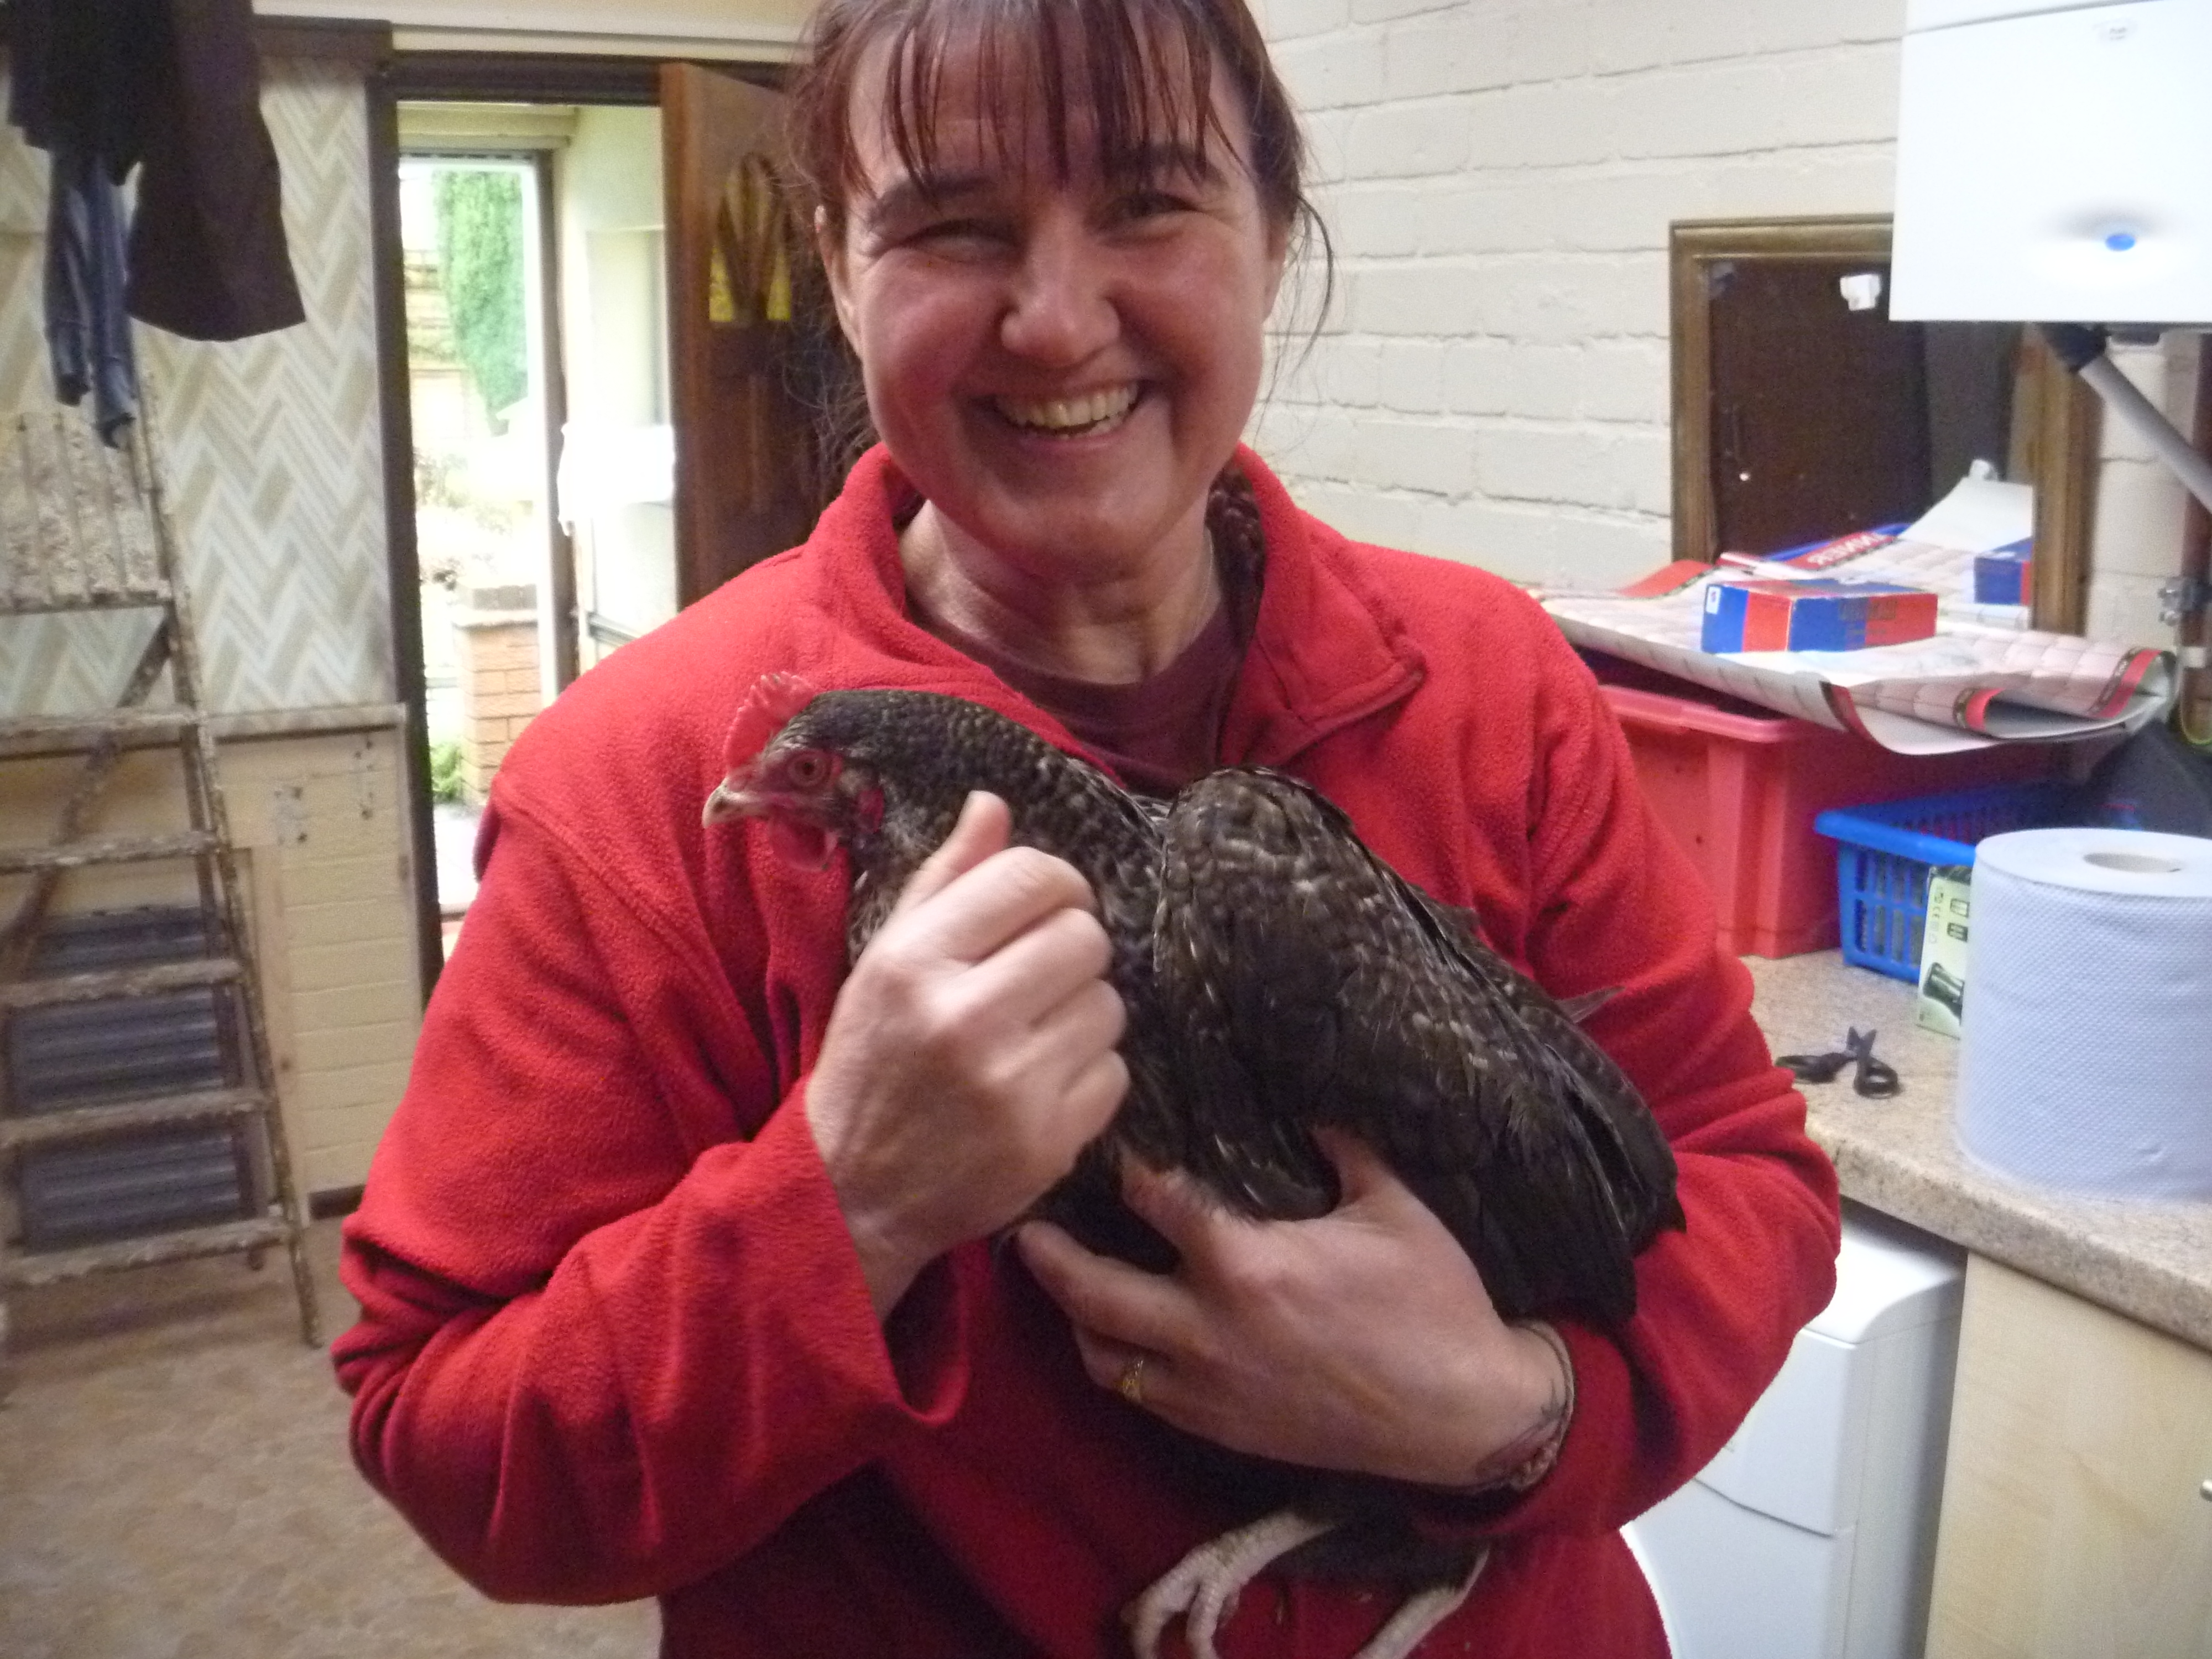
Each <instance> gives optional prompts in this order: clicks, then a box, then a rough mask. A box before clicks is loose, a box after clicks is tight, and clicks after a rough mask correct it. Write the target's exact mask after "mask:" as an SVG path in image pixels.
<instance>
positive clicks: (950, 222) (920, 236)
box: [910, 219, 1007, 248]
mask: <svg viewBox="0 0 2212 1659" xmlns="http://www.w3.org/2000/svg"><path fill="white" fill-rule="evenodd" d="M1006 236H1007V233H1006V228H1005V227H1003V226H1001V225H997V224H994V223H993V222H991V221H989V220H987V219H939V220H936V221H934V222H932V223H929V224H927V225H924V226H923V227H922V228H921V229H920V230H918V231H916V232H915V233H914V235H913V236H912V238H911V239H910V240H914V241H916V242H919V243H921V244H923V245H924V246H930V247H939V248H944V247H951V248H958V247H983V246H994V245H996V244H998V243H1000V242H1003V241H1005V240H1006Z"/></svg>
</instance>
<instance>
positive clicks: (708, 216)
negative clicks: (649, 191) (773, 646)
mask: <svg viewBox="0 0 2212 1659" xmlns="http://www.w3.org/2000/svg"><path fill="white" fill-rule="evenodd" d="M785 101H786V100H784V98H783V97H782V95H781V94H778V93H774V92H769V91H767V90H765V89H764V88H760V87H756V86H750V85H748V84H747V83H745V82H742V81H738V80H733V79H732V78H731V77H730V76H726V75H717V74H714V72H712V71H711V70H702V69H699V68H696V67H695V66H693V65H691V64H664V65H662V67H661V71H660V108H661V131H662V143H663V146H664V150H665V162H666V168H667V180H668V183H667V189H668V293H669V325H668V342H669V356H670V358H671V366H672V368H673V376H672V380H671V384H672V386H673V388H674V393H675V398H674V408H673V410H672V416H673V420H674V423H675V428H676V602H677V603H678V605H690V603H691V602H692V601H693V600H695V599H699V598H700V597H701V596H702V595H703V594H706V593H708V592H712V591H713V590H714V588H716V587H718V586H720V585H721V584H722V583H723V582H725V581H726V580H729V578H730V577H732V576H733V575H735V574H737V573H738V571H740V570H743V569H744V568H745V567H746V566H748V565H750V564H752V563H754V562H757V561H758V560H760V559H764V558H766V557H768V556H769V555H770V554H772V553H780V552H781V551H782V550H784V549H786V548H787V547H792V546H795V545H796V544H799V542H800V541H803V540H804V539H805V537H806V533H807V532H808V531H810V530H811V529H812V528H813V526H814V520H815V519H816V518H817V516H818V515H819V514H820V513H821V510H822V507H823V504H824V502H825V501H827V499H828V496H829V491H830V488H831V482H830V481H829V480H828V479H826V478H825V477H824V476H823V472H824V469H823V465H822V463H821V460H820V457H819V444H818V441H817V436H816V430H815V428H816V422H815V417H814V413H813V411H812V410H811V408H810V407H809V406H808V403H807V400H806V398H805V397H804V396H803V395H802V394H801V392H800V391H799V387H800V386H801V384H802V377H803V376H804V374H805V373H806V354H807V352H808V351H809V349H810V344H811V343H817V344H818V342H819V340H820V339H821V337H822V331H823V329H824V328H826V327H827V326H829V325H828V322H827V319H826V318H825V316H824V315H823V307H824V306H825V305H826V299H825V297H824V296H825V295H826V289H825V288H824V285H823V282H822V280H821V277H820V267H819V263H818V261H817V258H816V256H815V252H814V246H813V239H812V237H811V235H809V234H808V233H807V228H806V226H805V224H804V223H802V222H801V221H800V219H799V213H798V210H797V209H796V207H795V206H794V205H793V203H792V202H791V200H790V198H789V197H788V196H787V194H786V192H785V191H784V190H783V188H782V186H781V183H780V182H779V180H778V178H777V174H776V167H775V160H776V155H777V151H778V146H779V144H780V143H781V131H782V121H783V110H784V106H785Z"/></svg>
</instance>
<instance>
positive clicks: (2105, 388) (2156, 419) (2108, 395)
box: [2076, 352, 2212, 510]
mask: <svg viewBox="0 0 2212 1659" xmlns="http://www.w3.org/2000/svg"><path fill="white" fill-rule="evenodd" d="M2076 373H2078V374H2080V375H2081V378H2082V379H2083V380H2087V382H2088V383H2089V384H2090V385H2091V386H2094V387H2095V388H2096V391H2097V395H2098V396H2099V397H2100V398H2103V399H2104V400H2105V401H2106V403H2107V404H2111V405H2112V407H2113V408H2114V409H2116V410H2118V411H2119V413H2120V417H2121V418H2122V419H2123V420H2124V421H2126V422H2127V423H2128V424H2129V425H2130V426H2131V427H2133V428H2135V429H2136V431H2137V432H2139V433H2141V434H2142V436H2143V438H2144V439H2145V441H2148V443H2149V445H2150V447H2152V448H2153V449H2155V450H2156V451H2157V452H2158V456H2159V459H2160V460H2162V461H2164V462H2165V463H2166V465H2168V466H2170V467H2172V469H2173V471H2174V475H2175V476H2176V477H2179V479H2180V480H2181V482H2182V483H2183V485H2184V486H2185V488H2186V489H2188V491H2189V493H2190V494H2191V495H2194V496H2196V497H2197V500H2198V501H2202V502H2203V503H2204V505H2205V507H2206V508H2207V509H2208V510H2212V461H2208V460H2206V459H2204V458H2203V456H2202V455H2200V454H2198V453H2197V451H2196V449H2195V448H2194V447H2192V446H2191V443H2190V441H2189V440H2188V439H2186V438H2185V437H2183V436H2182V435H2181V433H2180V432H2179V429H2177V428H2175V426H2174V424H2173V422H2171V421H2169V420H2167V419H2166V411H2165V410H2161V409H2160V408H2159V406H2158V405H2157V404H2154V403H2153V402H2151V400H2150V399H2149V398H2146V397H2144V396H2143V395H2142V392H2139V391H2137V390H2136V383H2135V382H2134V381H2133V380H2130V379H2128V377H2127V376H2126V375H2124V374H2121V373H2120V370H2119V366H2118V364H2116V363H2115V362H2113V361H2112V359H2111V358H2110V357H2107V356H2105V355H2104V353H2102V352H2099V353H2098V354H2097V355H2096V356H2094V357H2093V358H2091V359H2090V360H2089V361H2088V362H2086V363H2084V364H2082V365H2081V368H2080V369H2078V370H2077V371H2076Z"/></svg>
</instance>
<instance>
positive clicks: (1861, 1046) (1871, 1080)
mask: <svg viewBox="0 0 2212 1659" xmlns="http://www.w3.org/2000/svg"><path fill="white" fill-rule="evenodd" d="M1874 1040H1875V1032H1873V1031H1861V1030H1859V1029H1858V1027H1857V1026H1856V1025H1854V1026H1853V1027H1851V1029H1850V1034H1849V1035H1848V1036H1845V1037H1844V1047H1843V1052H1842V1053H1840V1054H1777V1055H1776V1056H1775V1059H1774V1063H1775V1064H1776V1065H1777V1066H1786V1067H1788V1068H1789V1070H1790V1074H1791V1075H1792V1076H1794V1077H1795V1078H1796V1079H1797V1080H1798V1081H1799V1082H1800V1083H1833V1082H1834V1081H1835V1080H1836V1079H1837V1078H1838V1076H1839V1075H1841V1074H1842V1072H1843V1069H1844V1066H1851V1067H1852V1068H1853V1069H1852V1072H1851V1087H1852V1089H1853V1090H1854V1091H1857V1093H1859V1094H1861V1095H1863V1096H1864V1097H1866V1098H1868V1099H1869V1100H1887V1099H1888V1098H1889V1097H1891V1096H1892V1095H1894V1094H1898V1093H1900V1092H1902V1091H1903V1090H1904V1087H1905V1085H1903V1084H1902V1083H1900V1082H1899V1081H1898V1077H1897V1068H1896V1067H1895V1066H1892V1065H1890V1064H1889V1063H1888V1062H1887V1060H1876V1059H1875V1057H1874Z"/></svg>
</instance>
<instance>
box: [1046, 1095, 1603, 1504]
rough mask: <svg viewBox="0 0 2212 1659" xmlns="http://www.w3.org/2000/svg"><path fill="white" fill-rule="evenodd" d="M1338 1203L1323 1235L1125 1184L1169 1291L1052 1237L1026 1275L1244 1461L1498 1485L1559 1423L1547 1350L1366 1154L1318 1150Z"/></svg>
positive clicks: (1146, 1178) (1098, 1376)
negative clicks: (1335, 1180)
mask: <svg viewBox="0 0 2212 1659" xmlns="http://www.w3.org/2000/svg"><path fill="white" fill-rule="evenodd" d="M1322 1145H1323V1146H1324V1149H1325V1150H1326V1151H1327V1152H1328V1155H1329V1157H1330V1158H1331V1159H1332V1160H1333V1161H1334V1163H1335V1164H1336V1167H1337V1171H1338V1174H1339V1176H1340V1177H1341V1179H1342V1182H1343V1188H1344V1198H1343V1201H1342V1202H1341V1203H1340V1205H1339V1206H1337V1208H1336V1209H1335V1210H1334V1211H1333V1212H1330V1213H1329V1214H1328V1215H1326V1216H1322V1217H1320V1218H1316V1219H1315V1220H1312V1221H1282V1222H1252V1221H1246V1220H1244V1219H1242V1218H1238V1217H1236V1216H1233V1215H1231V1214H1230V1213H1228V1212H1226V1211H1225V1210H1223V1209H1222V1208H1221V1207H1220V1206H1218V1204H1216V1203H1214V1202H1212V1200H1209V1199H1207V1198H1206V1195H1205V1194H1203V1193H1202V1192H1201V1191H1200V1189H1199V1188H1197V1187H1196V1185H1195V1184H1194V1183H1193V1182H1191V1181H1190V1180H1189V1179H1188V1177H1186V1176H1182V1175H1179V1174H1164V1173H1161V1172H1159V1171H1157V1170H1144V1169H1138V1168H1133V1169H1131V1170H1130V1171H1129V1173H1128V1176H1127V1180H1126V1182H1125V1183H1124V1192H1125V1195H1126V1196H1127V1199H1128V1201H1129V1204H1130V1206H1131V1207H1132V1208H1133V1209H1134V1210H1135V1211H1136V1212H1137V1213H1138V1214H1139V1215H1141V1216H1143V1217H1144V1218H1145V1219H1146V1220H1147V1221H1149V1222H1150V1223H1152V1225H1153V1226H1154V1227H1156V1228H1158V1230H1159V1231H1160V1232H1161V1234H1162V1235H1163V1236H1164V1237H1166V1239H1167V1240H1168V1242H1169V1243H1171V1244H1173V1245H1174V1246H1175V1247H1176V1249H1177V1250H1178V1251H1179V1252H1180V1253H1181V1255H1182V1264H1181V1265H1180V1266H1179V1267H1177V1268H1176V1271H1175V1272H1174V1273H1172V1274H1170V1275H1167V1276H1165V1277H1162V1276H1159V1275H1156V1274H1152V1273H1143V1272H1140V1271H1139V1270H1138V1269H1137V1268H1134V1267H1128V1266H1127V1265H1126V1264H1124V1263H1122V1262H1120V1261H1114V1260H1112V1259H1110V1258H1108V1257H1104V1256H1099V1255H1092V1254H1091V1252H1090V1251H1088V1250H1086V1249H1084V1248H1083V1247H1082V1246H1081V1245H1079V1244H1078V1243H1076V1242H1075V1241H1074V1240H1073V1238H1072V1237H1069V1236H1068V1235H1067V1234H1066V1232H1064V1231H1061V1230H1060V1229H1059V1228H1058V1227H1054V1226H1053V1225H1050V1224H1048V1223H1045V1222H1033V1223H1030V1224H1029V1225H1026V1226H1024V1228H1023V1229H1022V1230H1021V1232H1020V1235H1019V1245H1020V1249H1021V1252H1022V1258H1023V1260H1024V1261H1025V1262H1027V1263H1028V1264H1029V1267H1030V1271H1031V1272H1032V1273H1035V1274H1036V1278H1037V1279H1038V1281H1039V1282H1040V1283H1041V1284H1042V1285H1043V1286H1044V1288H1045V1290H1046V1291H1047V1292H1048V1294H1050V1295H1051V1297H1053V1299H1054V1301H1056V1302H1057V1303H1059V1304H1060V1307H1061V1308H1062V1309H1063V1310H1065V1311H1066V1314H1067V1316H1068V1317H1069V1318H1070V1319H1071V1320H1072V1321H1073V1322H1074V1325H1075V1340H1076V1342H1077V1345H1078V1346H1079V1347H1080V1349H1081V1350H1082V1353H1083V1361H1084V1365H1085V1369H1086V1370H1088V1371H1089V1372H1090V1374H1091V1378H1092V1380H1093V1381H1095V1382H1097V1383H1099V1384H1100V1385H1101V1386H1102V1387H1109V1388H1110V1387H1113V1386H1115V1384H1116V1383H1118V1382H1119V1381H1120V1380H1121V1378H1122V1377H1123V1376H1124V1375H1125V1374H1126V1373H1127V1370H1128V1368H1129V1366H1130V1365H1131V1364H1133V1363H1134V1362H1135V1360H1136V1359H1137V1358H1139V1356H1142V1357H1143V1358H1144V1361H1145V1365H1144V1370H1143V1371H1142V1373H1141V1393H1142V1401H1143V1404H1144V1405H1145V1407H1146V1409H1148V1410H1150V1411H1152V1412H1154V1413H1157V1414H1158V1415H1159V1416H1160V1417H1163V1418H1164V1419H1166V1420H1167V1421H1169V1422H1170V1423H1172V1424H1174V1425H1176V1427H1178V1428H1181V1429H1185V1430H1188V1431H1190V1432H1191V1433H1193V1434H1196V1435H1200V1436H1202V1437H1205V1438H1206V1439H1208V1440H1212V1441H1216V1442H1218V1443H1220V1444H1222V1445H1225V1446H1228V1447H1231V1448H1232V1449H1236V1450H1238V1451H1244V1452H1251V1453H1255V1454H1258V1455H1262V1456H1267V1457H1273V1458H1278V1459H1280V1460H1282V1461H1284V1462H1291V1463H1300V1464H1304V1465H1307V1466H1309V1467H1312V1468H1334V1469H1351V1470H1358V1471H1359V1472H1362V1473H1364V1474H1379V1475H1388V1476H1391V1477H1394V1478H1396V1479H1399V1480H1414V1481H1420V1482H1423V1483H1425V1484H1428V1485H1433V1486H1450V1487H1462V1488H1465V1487H1474V1486H1483V1485H1486V1484H1488V1483H1490V1482H1492V1481H1494V1480H1499V1479H1501V1478H1502V1477H1504V1476H1505V1475H1507V1474H1510V1473H1511V1472H1512V1471H1513V1470H1514V1469H1515V1468H1516V1467H1517V1466H1518V1465H1519V1463H1520V1462H1522V1460H1523V1459H1524V1458H1525V1457H1526V1456H1528V1454H1529V1453H1530V1452H1532V1451H1534V1450H1535V1449H1539V1448H1541V1446H1543V1445H1544V1444H1545V1443H1547V1437H1548V1436H1549V1434H1550V1433H1551V1432H1552V1431H1555V1430H1556V1429H1557V1427H1558V1425H1559V1420H1560V1418H1561V1416H1562V1415H1563V1414H1564V1413H1565V1409H1566V1402H1567V1400H1568V1378H1567V1377H1566V1376H1565V1373H1564V1370H1563V1362H1562V1360H1561V1358H1560V1357H1559V1352H1558V1351H1556V1350H1555V1349H1554V1348H1553V1346H1552V1344H1551V1343H1550V1342H1548V1341H1547V1340H1545V1339H1544V1338H1543V1337H1542V1336H1540V1335H1538V1334H1536V1333H1535V1332H1534V1331H1532V1330H1529V1329H1527V1328H1521V1327H1516V1326H1510V1325H1508V1324H1506V1323H1505V1322H1504V1321H1503V1320H1501V1319H1500V1318H1499V1317H1498V1313H1497V1310H1495V1309H1494V1308H1493V1307H1492V1304H1491V1300H1490V1295H1489V1292H1488V1291H1486V1290H1485V1289H1484V1288H1483V1284H1482V1279H1481V1276H1480V1274H1479V1273H1477V1272H1476V1271H1475V1268H1474V1263H1473V1262H1471V1261H1468V1258H1467V1255H1466V1254H1465V1252H1463V1251H1462V1249H1460V1247H1459V1244H1458V1243H1457V1242H1456V1241H1455V1240H1454V1239H1453V1237H1452V1236H1451V1235H1450V1234H1449V1232H1447V1231H1445V1230H1444V1226H1443V1223H1442V1222H1440V1221H1438V1220H1437V1218H1436V1217H1435V1215H1434V1214H1432V1213H1431V1212H1430V1211H1429V1209H1428V1208H1427V1207H1426V1206H1425V1205H1423V1204H1422V1203H1421V1201H1420V1200H1419V1199H1417V1198H1416V1197H1414V1196H1413V1193H1412V1192H1411V1191H1409V1190H1408V1189H1407V1187H1406V1186H1405V1185H1404V1183H1403V1182H1400V1181H1399V1180H1398V1178H1397V1177H1396V1176H1395V1175H1393V1174H1392V1173H1391V1172H1390V1170H1389V1169H1388V1168H1387V1167H1386V1166H1385V1165H1384V1164H1383V1162H1382V1160H1381V1159H1379V1158H1376V1156H1375V1154H1374V1153H1373V1152H1370V1151H1369V1150H1368V1149H1367V1147H1366V1146H1364V1145H1363V1144H1361V1143H1359V1142H1358V1141H1355V1140H1352V1139H1350V1138H1349V1137H1346V1136H1340V1135H1331V1134H1327V1133H1324V1135H1323V1136H1322Z"/></svg>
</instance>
